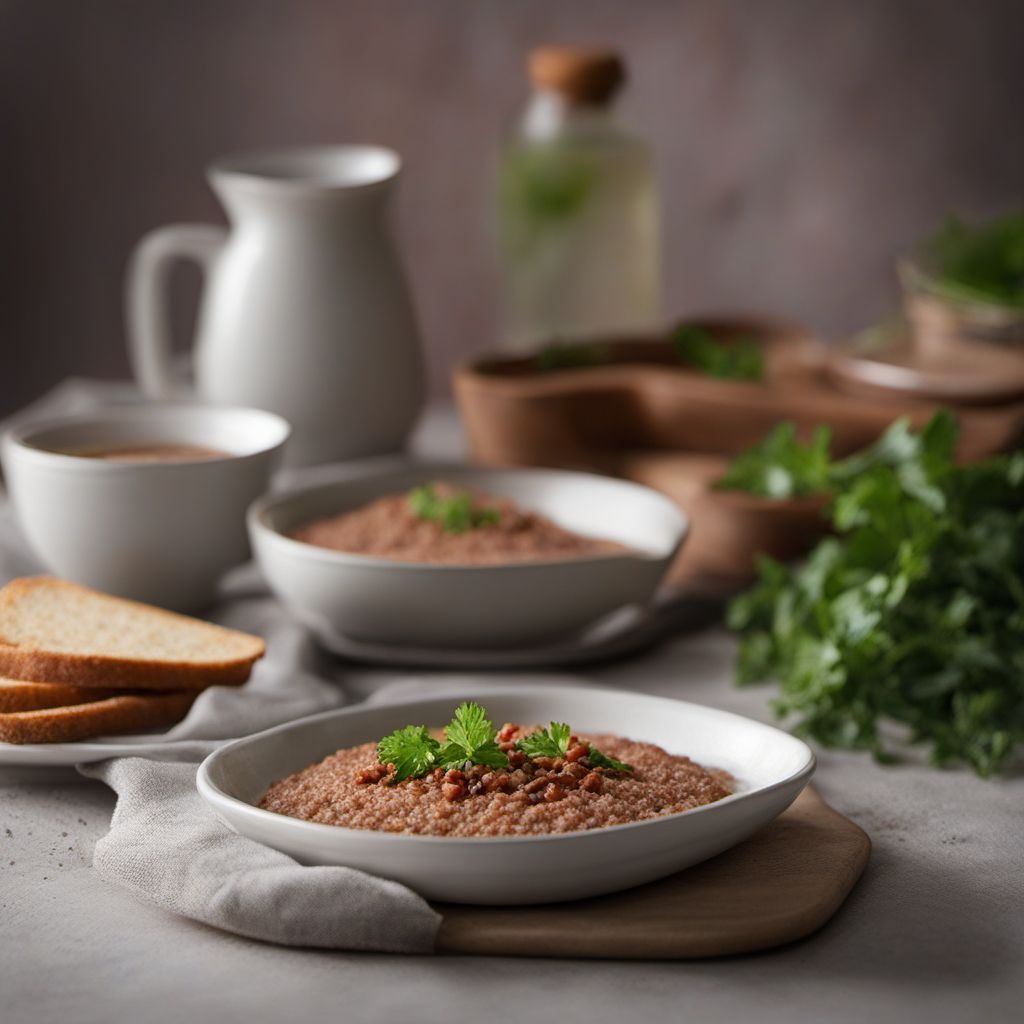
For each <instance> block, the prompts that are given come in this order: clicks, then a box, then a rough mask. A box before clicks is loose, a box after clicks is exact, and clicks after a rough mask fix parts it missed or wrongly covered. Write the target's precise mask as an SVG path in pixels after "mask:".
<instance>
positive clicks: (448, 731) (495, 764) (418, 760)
mask: <svg viewBox="0 0 1024 1024" xmlns="http://www.w3.org/2000/svg"><path fill="white" fill-rule="evenodd" d="M494 733H495V730H494V725H493V724H492V723H491V721H490V719H489V718H488V717H487V712H486V711H484V709H483V708H482V707H481V706H480V705H479V704H475V703H472V702H471V701H464V702H463V703H462V704H460V705H459V706H458V708H456V709H455V715H454V717H453V718H452V720H451V721H450V722H449V723H448V725H447V726H446V728H445V731H444V740H445V741H444V744H441V743H439V742H438V741H437V740H436V739H434V737H433V736H431V735H430V733H429V731H428V730H427V727H426V726H424V725H407V726H406V727H405V728H404V729H397V730H395V732H393V733H391V734H390V735H389V736H385V737H384V739H382V740H381V741H380V743H378V744H377V758H378V760H379V761H380V763H381V764H385V765H387V764H392V765H394V766H395V774H394V779H393V781H394V782H401V781H402V780H403V779H409V778H415V777H418V776H421V775H427V774H429V773H430V772H432V771H433V770H434V769H435V768H444V769H446V770H447V769H449V768H461V767H462V766H463V765H464V764H465V763H466V762H467V761H469V762H471V763H472V764H484V765H488V766H490V767H492V768H507V767H508V754H506V753H505V752H504V751H503V750H501V749H500V748H499V747H498V744H497V742H496V741H495V738H494Z"/></svg>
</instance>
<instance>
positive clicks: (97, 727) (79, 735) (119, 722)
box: [0, 693, 197, 743]
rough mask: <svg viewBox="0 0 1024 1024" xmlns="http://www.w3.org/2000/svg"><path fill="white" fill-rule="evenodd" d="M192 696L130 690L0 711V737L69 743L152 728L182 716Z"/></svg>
mask: <svg viewBox="0 0 1024 1024" xmlns="http://www.w3.org/2000/svg"><path fill="white" fill-rule="evenodd" d="M196 696H197V694H195V693H166V694H145V695H139V694H134V695H130V696H119V697H108V698H106V699H104V700H97V701H92V702H90V703H88V704H73V705H71V706H69V707H62V708H44V709H41V710H37V711H15V712H10V713H7V714H0V741H2V742H4V743H70V742H74V741H75V740H83V739H89V738H91V737H96V736H108V735H113V734H116V733H124V732H139V731H143V730H146V729H154V728H158V727H159V726H162V725H169V724H171V723H172V722H176V721H178V720H179V719H181V718H183V717H184V715H185V713H186V712H187V711H188V709H189V708H190V707H191V706H192V702H193V701H194V700H195V699H196Z"/></svg>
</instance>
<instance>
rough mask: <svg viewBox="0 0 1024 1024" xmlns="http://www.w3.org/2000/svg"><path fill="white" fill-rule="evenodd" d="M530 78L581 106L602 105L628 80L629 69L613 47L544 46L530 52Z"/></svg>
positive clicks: (542, 86)
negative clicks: (606, 48) (604, 48)
mask: <svg viewBox="0 0 1024 1024" xmlns="http://www.w3.org/2000/svg"><path fill="white" fill-rule="evenodd" d="M529 69H530V81H531V82H533V85H534V87H535V88H537V89H546V90H550V91H551V92H557V93H560V94H561V95H562V96H564V97H565V98H566V99H567V100H568V101H569V102H570V103H573V104H575V105H577V106H581V107H602V106H604V105H605V104H607V103H608V102H610V100H611V98H612V97H613V96H614V95H615V93H616V92H618V90H619V88H620V87H621V86H622V84H623V82H625V80H626V68H625V65H624V64H623V63H622V60H621V59H620V58H619V55H618V54H617V53H615V52H614V51H613V50H601V49H588V48H583V47H578V46H541V47H538V48H537V49H536V50H533V51H532V52H531V53H530V57H529Z"/></svg>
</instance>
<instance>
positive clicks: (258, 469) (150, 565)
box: [2, 403, 290, 611]
mask: <svg viewBox="0 0 1024 1024" xmlns="http://www.w3.org/2000/svg"><path fill="white" fill-rule="evenodd" d="M289 432H290V427H289V425H288V423H287V421H285V420H284V419H282V418H281V417H280V416H277V415H275V414H274V413H268V412H263V411H260V410H257V409H244V408H232V407H224V406H209V405H198V404H173V405H172V404H159V403H156V404H147V405H138V406H125V407H120V408H111V409H106V410H102V411H97V412H92V413H84V414H80V415H75V416H67V417H62V418H60V419H52V420H47V421H39V422H35V423H28V424H25V425H22V426H18V427H15V428H13V429H12V430H10V431H9V432H8V433H7V434H6V435H5V436H4V439H3V446H2V457H3V469H4V476H5V479H6V482H7V487H8V489H9V491H10V496H11V502H12V504H13V506H14V511H15V515H16V516H17V519H18V522H19V524H20V525H21V528H22V531H23V532H24V534H25V537H26V539H27V540H28V543H29V545H30V546H31V548H32V550H33V551H34V552H35V554H36V555H37V557H38V558H39V559H40V560H41V561H42V562H43V563H44V565H45V566H46V567H47V568H48V569H49V570H50V571H51V572H53V573H54V574H56V575H58V576H60V577H62V578H64V579H68V580H72V581H74V582H77V583H83V584H85V585H87V586H91V587H95V588H96V589H98V590H103V591H106V592H107V593H111V594H117V595H120V596H122V597H129V598H133V599H135V600H139V601H147V602H149V603H151V604H156V605H160V606H162V607H164V608H173V609H176V610H184V611H190V610H191V611H194V610H199V609H202V608H203V607H205V606H207V605H209V604H210V603H211V602H212V601H213V599H214V595H215V593H216V588H217V583H218V581H219V580H220V578H221V576H223V574H224V573H225V572H226V571H227V570H228V569H230V568H232V567H233V566H236V565H238V564H239V563H241V562H243V561H245V560H246V559H247V558H248V556H249V546H248V541H247V538H246V528H245V510H246V507H247V506H248V505H249V504H250V502H252V501H253V500H254V499H255V498H257V497H259V495H260V494H262V493H263V492H264V491H265V490H267V487H268V485H269V482H270V474H271V471H272V470H273V468H274V465H275V463H276V461H277V459H278V457H279V455H280V453H281V450H282V448H283V447H284V444H285V441H286V440H287V438H288V435H289ZM168 444H173V445H188V446H196V447H202V448H208V449H214V450H215V451H218V452H223V453H225V454H224V455H223V457H214V458H203V459H196V460H193V461H174V462H119V461H113V460H110V459H103V458H95V457H93V458H90V457H85V456H83V455H76V454H73V453H74V452H89V451H94V452H95V451H101V450H104V449H115V448H126V447H132V448H135V447H148V446H160V445H168Z"/></svg>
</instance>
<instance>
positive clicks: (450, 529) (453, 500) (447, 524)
mask: <svg viewBox="0 0 1024 1024" xmlns="http://www.w3.org/2000/svg"><path fill="white" fill-rule="evenodd" d="M409 508H410V510H411V511H412V513H413V515H416V516H418V517H419V518H420V519H426V520H429V521H431V522H435V523H438V524H439V525H440V526H441V527H442V529H444V530H445V531H446V532H447V533H465V532H466V531H467V530H475V529H479V528H480V527H482V526H493V525H494V524H496V523H497V522H498V521H499V519H500V513H499V512H498V510H497V509H496V508H477V507H476V506H475V504H474V501H473V496H472V495H471V494H470V493H469V492H468V491H459V492H458V493H456V494H453V495H450V496H449V497H441V496H440V495H439V494H438V493H437V491H436V490H435V488H434V486H433V484H424V485H423V486H422V487H417V488H415V490H413V491H411V492H410V493H409Z"/></svg>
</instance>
